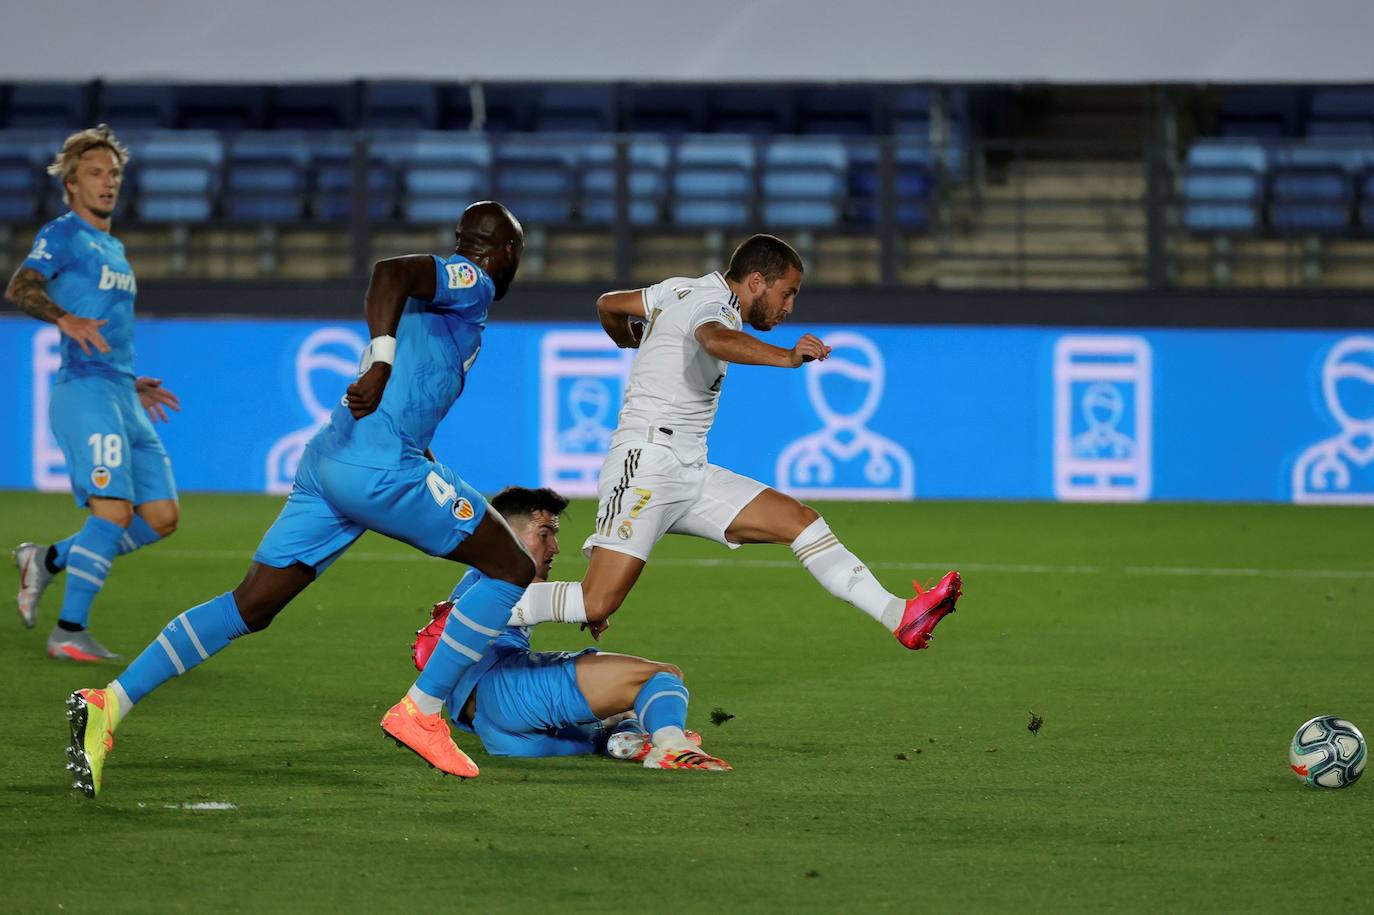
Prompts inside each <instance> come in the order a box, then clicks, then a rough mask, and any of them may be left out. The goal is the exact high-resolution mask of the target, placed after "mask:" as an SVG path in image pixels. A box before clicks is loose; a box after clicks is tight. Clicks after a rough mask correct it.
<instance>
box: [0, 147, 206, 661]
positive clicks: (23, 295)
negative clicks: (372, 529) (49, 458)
mask: <svg viewBox="0 0 1374 915" xmlns="http://www.w3.org/2000/svg"><path fill="white" fill-rule="evenodd" d="M128 161H129V151H128V150H127V149H125V148H124V146H123V145H122V144H121V143H120V142H119V139H118V138H117V137H116V136H115V134H114V131H112V130H110V128H109V127H108V126H107V125H105V124H101V125H100V126H98V127H93V128H91V129H89V130H80V131H77V132H76V133H74V134H72V135H71V136H69V137H67V140H66V142H65V143H63V144H62V149H61V151H60V152H58V154H57V157H56V158H55V159H54V160H53V162H52V164H51V165H49V166H48V174H50V175H53V176H54V177H56V178H58V179H60V180H61V182H62V199H63V200H64V201H66V203H67V204H68V205H69V206H70V207H71V212H69V213H67V214H65V215H63V216H60V217H58V218H57V219H54V220H53V221H52V222H50V223H48V224H47V225H45V226H44V227H43V228H42V229H40V230H39V232H38V237H37V239H35V240H34V244H33V250H32V251H30V252H29V256H28V257H27V258H25V259H24V262H23V263H22V264H20V265H19V269H18V270H17V271H15V274H14V276H13V277H12V278H11V279H10V282H9V287H8V288H7V289H6V290H5V298H7V299H9V300H10V301H11V302H13V303H14V304H15V306H17V307H18V308H19V310H20V311H23V312H24V313H25V314H27V315H30V316H32V317H35V318H37V319H38V320H40V321H47V322H48V323H50V324H55V325H57V329H58V330H59V331H60V332H61V334H62V338H61V339H62V343H61V350H62V365H61V368H59V369H58V372H57V378H56V379H55V381H54V383H53V387H52V393H51V397H50V399H49V408H48V418H49V423H50V425H51V426H52V431H53V436H54V437H55V438H56V439H57V442H58V444H59V445H61V447H62V453H63V455H64V456H65V458H66V462H67V471H68V474H69V476H70V477H71V483H72V496H73V497H75V499H76V504H77V505H79V506H81V507H83V508H86V509H88V510H89V511H90V513H91V516H90V518H88V519H87V520H86V523H85V524H84V525H83V526H82V527H81V529H80V530H79V531H77V532H76V533H74V534H72V535H71V536H69V537H67V538H66V539H64V540H60V541H58V542H57V543H55V544H53V545H51V546H48V545H47V544H39V543H21V544H20V545H19V546H18V547H16V548H15V550H14V554H13V555H14V562H15V565H17V566H18V567H19V596H18V606H19V618H20V620H21V621H22V622H23V623H24V625H25V626H28V627H30V628H32V627H33V625H34V623H35V621H36V620H37V617H38V601H39V599H40V598H41V597H42V596H43V591H44V589H45V588H47V586H48V583H49V582H50V581H52V579H53V577H54V576H55V575H56V574H57V573H59V572H61V571H62V570H64V569H65V570H66V572H67V582H66V592H65V594H64V595H63V597H62V612H61V615H60V616H59V617H58V620H57V625H56V626H55V627H54V628H53V631H52V634H51V635H49V636H48V654H49V655H51V656H52V657H54V658H60V659H65V660H73V661H103V660H109V659H113V658H116V657H117V655H115V654H114V653H113V652H111V651H110V650H109V649H107V648H105V646H103V645H101V644H100V643H99V642H97V641H96V640H95V638H94V637H93V636H92V635H91V634H90V632H88V631H87V629H86V624H87V622H88V621H89V617H90V612H91V604H92V602H93V601H94V600H95V597H96V595H97V594H99V592H100V589H101V587H102V586H103V585H104V584H105V579H106V577H107V576H108V575H109V573H110V571H111V568H112V565H113V563H114V560H115V558H116V557H117V556H122V555H124V554H125V553H128V552H131V551H133V550H136V549H139V548H140V547H144V546H148V545H150V544H152V543H156V542H157V541H158V540H160V539H162V538H164V537H167V536H169V535H170V534H171V533H172V532H173V531H175V530H176V527H177V521H178V519H179V516H180V511H179V509H178V505H177V492H176V483H175V482H174V481H173V479H172V464H171V461H170V460H169V459H168V457H167V452H166V450H165V449H164V448H163V447H162V441H161V440H160V439H159V438H158V435H157V432H155V431H154V430H153V426H152V423H151V422H149V417H152V418H153V419H161V420H163V421H166V419H167V412H166V411H167V409H168V408H170V409H172V410H179V409H180V404H179V402H178V401H177V398H176V395H174V394H173V393H172V392H171V391H168V390H167V389H166V388H164V387H162V381H161V380H160V379H157V378H146V377H137V376H135V375H134V296H135V294H136V293H137V292H138V284H137V283H136V282H135V281H134V272H133V268H131V267H130V266H129V262H128V260H127V259H126V258H125V257H124V245H123V244H122V243H121V242H120V241H119V239H117V238H115V237H114V236H113V235H111V234H110V224H111V220H112V218H113V216H114V208H115V203H116V202H117V201H118V200H119V189H120V186H121V184H122V183H123V181H124V167H125V165H127V164H128ZM145 410H146V411H147V415H146V416H145V415H144V411H145Z"/></svg>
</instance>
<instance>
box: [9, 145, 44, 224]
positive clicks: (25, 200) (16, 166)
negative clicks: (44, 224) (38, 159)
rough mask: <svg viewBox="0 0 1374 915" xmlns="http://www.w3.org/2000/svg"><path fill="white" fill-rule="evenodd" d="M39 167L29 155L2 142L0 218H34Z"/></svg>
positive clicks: (11, 220)
mask: <svg viewBox="0 0 1374 915" xmlns="http://www.w3.org/2000/svg"><path fill="white" fill-rule="evenodd" d="M38 174H39V172H38V168H37V167H36V166H35V165H34V163H33V162H32V161H30V159H29V157H28V156H27V155H24V154H21V153H18V152H12V151H10V150H7V149H5V148H4V147H3V145H2V144H0V220H2V221H6V222H20V221H24V220H28V219H32V218H33V215H34V210H35V209H36V206H37V202H38V194H39V188H40V187H41V185H40V184H39V181H38Z"/></svg>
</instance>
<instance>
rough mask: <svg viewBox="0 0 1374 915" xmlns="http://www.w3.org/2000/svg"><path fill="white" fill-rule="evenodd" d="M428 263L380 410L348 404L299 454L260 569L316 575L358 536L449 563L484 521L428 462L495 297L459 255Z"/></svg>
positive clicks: (462, 486)
mask: <svg viewBox="0 0 1374 915" xmlns="http://www.w3.org/2000/svg"><path fill="white" fill-rule="evenodd" d="M433 260H434V270H435V292H434V300H433V301H432V302H426V301H422V300H420V299H416V298H409V299H406V302H405V306H404V309H403V311H402V313H401V321H400V324H399V325H398V327H397V329H396V362H395V364H394V366H393V368H392V371H391V378H390V379H389V380H388V382H387V386H386V390H385V391H384V392H383V393H382V402H381V404H380V405H379V406H378V408H377V409H376V410H375V411H373V412H372V413H369V414H368V415H367V416H364V417H363V418H362V419H360V420H355V419H354V418H353V414H352V413H350V412H349V411H348V406H347V404H346V403H341V404H340V405H339V406H338V407H336V408H335V409H334V413H333V415H332V416H331V417H330V420H329V424H328V425H326V426H325V427H324V428H323V429H321V430H320V431H319V432H317V433H316V434H315V437H314V438H313V439H311V440H310V444H309V445H308V446H307V447H306V449H305V454H304V455H303V456H302V457H301V462H300V465H299V467H297V469H296V479H295V482H294V483H293V484H292V487H291V495H290V496H289V497H288V498H287V501H286V505H285V506H284V507H283V508H282V512H281V514H280V515H278V516H277V520H276V521H275V522H274V523H273V525H272V527H271V528H270V529H269V530H268V531H267V533H266V534H265V535H264V536H263V538H262V543H261V544H259V546H258V550H257V552H256V553H254V555H253V559H254V560H255V561H256V562H260V563H262V564H263V565H269V566H272V567H274V568H278V569H281V568H286V567H287V566H290V565H292V564H294V563H302V564H304V565H308V566H310V567H311V568H313V569H314V570H315V574H317V575H319V574H321V573H323V572H324V570H325V569H327V568H328V567H329V565H330V564H331V563H332V562H334V560H336V559H337V558H338V557H339V556H340V555H342V554H343V552H344V550H346V549H348V547H349V546H350V545H351V544H352V543H353V542H354V541H355V540H357V539H358V538H359V537H360V536H362V533H363V531H365V530H373V531H376V532H377V533H379V534H385V535H386V536H388V537H394V538H395V539H397V540H400V541H402V542H404V543H409V544H410V545H411V546H413V547H415V548H417V549H419V550H423V551H424V552H426V553H428V554H429V555H431V556H448V555H450V554H451V553H452V552H453V551H454V550H456V549H457V548H458V546H459V545H460V544H461V543H462V542H463V541H464V540H466V539H467V538H468V537H469V536H470V535H471V534H472V532H473V531H475V530H476V529H477V526H478V525H479V524H480V523H481V521H482V518H483V517H484V516H485V515H486V509H487V503H486V500H485V499H483V498H482V496H481V494H480V493H478V492H477V491H476V490H474V489H473V488H472V487H471V486H469V485H468V484H467V483H465V482H464V481H463V479H462V478H461V477H459V476H458V475H457V474H456V473H454V472H453V470H451V469H450V468H448V467H446V466H444V465H443V464H439V463H437V462H431V461H430V460H429V459H428V458H426V457H425V456H424V452H425V449H426V448H428V447H429V443H430V439H432V438H433V437H434V429H435V427H436V426H438V425H439V421H440V420H442V419H443V418H444V416H445V415H446V414H447V413H448V411H449V408H450V407H452V406H453V404H454V402H455V401H456V400H457V399H458V395H460V394H462V393H463V385H464V384H465V383H466V381H467V373H468V370H469V369H471V368H472V364H473V362H475V361H476V359H477V352H478V350H480V349H481V347H482V330H483V328H485V327H486V323H487V308H488V306H490V305H491V302H492V298H493V296H494V294H495V287H494V285H493V284H492V281H491V278H490V277H489V276H487V274H486V271H484V270H482V269H481V268H479V267H477V266H476V265H475V264H473V263H472V261H470V260H468V259H467V258H465V257H463V256H462V255H459V254H452V255H450V256H449V257H448V258H447V259H441V258H438V257H435V258H434V259H433Z"/></svg>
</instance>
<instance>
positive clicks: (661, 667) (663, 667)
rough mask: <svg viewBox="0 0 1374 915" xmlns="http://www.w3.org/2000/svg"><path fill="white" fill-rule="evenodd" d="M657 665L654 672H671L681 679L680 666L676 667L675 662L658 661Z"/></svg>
mask: <svg viewBox="0 0 1374 915" xmlns="http://www.w3.org/2000/svg"><path fill="white" fill-rule="evenodd" d="M657 666H658V669H657V670H656V671H655V673H663V674H672V675H673V676H674V677H677V678H678V679H679V680H682V679H683V676H682V668H681V667H678V666H677V665H676V664H668V663H666V662H663V661H660V662H659V663H658V665H657Z"/></svg>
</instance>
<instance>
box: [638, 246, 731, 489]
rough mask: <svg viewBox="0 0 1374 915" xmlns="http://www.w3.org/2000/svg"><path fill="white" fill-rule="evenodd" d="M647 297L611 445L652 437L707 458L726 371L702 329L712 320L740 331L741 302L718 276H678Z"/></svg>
mask: <svg viewBox="0 0 1374 915" xmlns="http://www.w3.org/2000/svg"><path fill="white" fill-rule="evenodd" d="M643 295H644V316H645V320H646V321H647V324H646V325H645V328H644V338H643V340H642V342H641V343H640V344H639V352H638V353H637V354H636V355H635V361H634V366H633V368H631V369H630V381H629V384H628V385H626V387H625V402H624V405H623V406H622V407H621V409H620V422H619V425H618V426H617V427H616V431H615V435H613V436H612V437H611V443H612V445H618V444H620V443H621V442H626V441H645V440H646V439H647V440H649V441H654V442H661V443H662V444H665V445H670V446H671V447H672V448H673V450H674V451H676V452H677V453H678V456H679V457H681V458H682V459H683V460H685V461H688V462H691V461H695V460H697V459H699V458H701V457H704V456H705V454H706V433H707V432H709V431H710V429H711V423H712V422H714V420H715V418H716V405H717V404H718V403H719V401H720V387H721V384H723V383H724V381H725V371H726V363H724V362H722V361H720V360H719V359H716V358H714V357H712V356H711V355H710V354H709V353H707V352H706V350H705V349H703V348H702V346H701V344H700V343H698V342H697V338H696V331H697V328H699V327H701V326H702V325H703V324H710V323H713V322H714V323H717V324H723V325H725V326H726V327H728V328H730V329H731V330H739V329H740V313H739V299H738V298H736V297H735V295H734V293H732V292H731V291H730V287H729V286H727V285H726V284H725V278H724V277H723V276H721V275H720V274H719V273H708V274H706V276H701V277H697V278H696V279H688V278H686V277H672V278H671V279H666V280H664V281H663V282H661V283H659V284H658V285H656V286H650V287H648V288H647V289H645V290H644V292H643Z"/></svg>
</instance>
